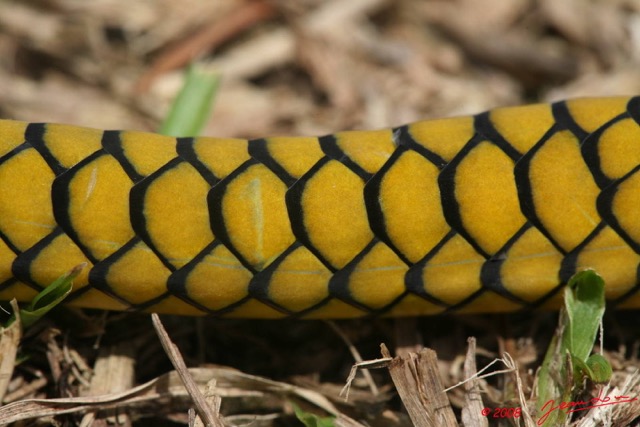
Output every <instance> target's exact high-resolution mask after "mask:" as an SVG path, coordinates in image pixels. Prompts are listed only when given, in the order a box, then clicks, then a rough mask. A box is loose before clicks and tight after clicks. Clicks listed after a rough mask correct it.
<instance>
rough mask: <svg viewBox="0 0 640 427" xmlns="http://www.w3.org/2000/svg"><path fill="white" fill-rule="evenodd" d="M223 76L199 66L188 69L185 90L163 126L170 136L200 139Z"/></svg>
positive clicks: (179, 95)
mask: <svg viewBox="0 0 640 427" xmlns="http://www.w3.org/2000/svg"><path fill="white" fill-rule="evenodd" d="M219 84H220V77H219V75H218V74H214V73H212V72H210V71H204V70H202V69H200V68H198V67H195V66H191V67H189V69H188V71H187V75H186V79H185V83H184V86H183V87H182V90H181V91H180V93H179V94H178V96H177V97H176V99H175V100H174V102H173V105H172V106H171V111H170V112H169V115H168V116H167V118H166V119H165V121H164V123H163V124H162V126H161V127H160V131H159V132H160V133H162V134H164V135H170V136H197V135H199V134H200V132H201V131H202V129H203V127H204V125H205V124H206V122H207V120H208V119H209V116H210V113H211V108H212V107H213V101H214V98H215V95H216V92H217V89H218V86H219Z"/></svg>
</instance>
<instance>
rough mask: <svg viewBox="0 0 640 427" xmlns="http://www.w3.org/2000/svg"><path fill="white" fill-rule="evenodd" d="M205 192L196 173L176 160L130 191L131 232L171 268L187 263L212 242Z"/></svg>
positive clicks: (203, 183)
mask: <svg viewBox="0 0 640 427" xmlns="http://www.w3.org/2000/svg"><path fill="white" fill-rule="evenodd" d="M209 190H210V185H209V184H208V183H207V181H205V179H204V178H203V177H202V176H201V175H200V173H198V171H197V170H196V169H195V168H194V167H193V166H191V165H190V164H189V163H187V162H185V161H183V160H181V159H179V158H176V159H173V160H171V161H170V162H168V163H167V164H166V165H164V166H162V167H161V168H160V169H158V170H157V171H156V172H154V173H153V174H151V175H149V176H147V177H146V178H145V179H144V180H142V181H140V182H139V183H138V184H136V185H135V186H134V187H133V188H132V190H131V208H130V214H131V223H132V225H133V229H134V230H135V231H136V234H137V235H138V236H140V237H141V238H142V239H143V240H144V241H145V242H146V243H147V245H148V246H149V247H151V248H153V249H154V250H155V251H156V252H157V253H158V254H159V255H160V256H161V257H162V259H163V260H164V261H165V262H166V263H167V264H168V265H169V266H171V267H172V268H173V269H176V268H180V267H182V266H184V265H185V264H187V263H188V262H189V261H191V260H192V259H193V258H194V257H195V256H196V255H198V253H200V252H201V251H202V250H203V249H204V248H205V247H206V246H207V245H208V244H210V243H211V242H212V241H213V238H214V236H213V233H212V232H211V227H210V221H209V208H208V205H207V193H208V192H209ZM123 204H126V203H123Z"/></svg>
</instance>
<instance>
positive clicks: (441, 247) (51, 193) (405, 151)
mask: <svg viewBox="0 0 640 427" xmlns="http://www.w3.org/2000/svg"><path fill="white" fill-rule="evenodd" d="M78 265H84V268H83V269H82V270H81V272H80V274H79V275H78V276H77V277H76V278H75V280H74V284H73V290H72V292H71V293H70V295H69V296H68V298H67V302H68V303H69V304H71V305H74V306H78V307H85V308H95V309H106V310H124V311H142V312H158V313H170V314H178V315H209V316H219V317H230V318H262V319H271V318H287V317H292V318H303V319H307V318H356V317H363V316H372V315H380V316H422V315H434V314H440V313H449V312H453V313H485V312H512V311H522V310H530V309H552V308H554V307H557V306H558V305H559V304H560V303H561V301H562V292H560V291H561V289H562V288H563V287H564V285H566V283H567V282H568V280H569V279H570V278H571V277H572V275H574V274H575V273H576V272H579V271H582V270H585V269H594V270H596V271H597V272H598V273H599V274H600V275H601V276H602V277H603V278H604V280H605V282H606V288H605V290H606V298H607V301H608V303H609V304H611V305H614V306H615V307H620V308H634V307H640V293H639V292H638V290H639V289H640V97H609V98H580V99H571V100H566V101H560V102H554V103H542V104H532V105H524V106H514V107H502V108H496V109H493V110H490V111H487V112H484V113H480V114H476V115H469V116H461V117H450V118H444V119H435V120H424V121H419V122H415V123H412V124H408V125H404V126H398V127H395V128H389V129H381V130H373V131H367V130H365V131H344V132H338V133H334V134H330V135H325V136H321V137H288V136H286V137H285V136H277V137H268V138H259V139H251V140H246V139H234V138H212V137H177V138H176V137H169V136H163V135H158V134H153V133H146V132H138V131H102V130H95V129H89V128H84V127H77V126H71V125H63V124H53V123H27V122H21V121H13V120H1V121H0V300H10V299H13V298H16V299H17V300H19V301H29V300H30V299H31V298H33V297H34V296H35V295H36V294H37V293H38V292H40V291H42V290H43V289H45V288H46V287H47V286H48V285H49V284H51V283H52V282H54V281H55V280H56V279H57V278H58V277H60V276H61V275H63V274H65V273H66V272H68V271H70V270H71V269H73V268H74V267H76V266H78Z"/></svg>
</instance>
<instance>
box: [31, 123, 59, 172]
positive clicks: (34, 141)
mask: <svg viewBox="0 0 640 427" xmlns="http://www.w3.org/2000/svg"><path fill="white" fill-rule="evenodd" d="M46 133H47V124H46V123H29V124H28V125H27V127H26V129H25V131H24V138H25V141H26V142H27V143H29V144H31V146H32V147H33V148H35V150H36V151H37V152H38V153H39V154H40V156H41V157H42V158H43V159H44V161H45V162H47V164H48V165H49V167H50V168H51V170H52V171H53V173H54V174H55V175H56V176H58V175H60V174H61V173H62V172H64V171H65V170H67V168H65V167H64V166H62V165H61V164H60V162H59V161H58V159H56V158H55V156H54V155H53V153H52V152H51V151H50V150H49V147H47V144H46V142H45V140H44V136H45V134H46Z"/></svg>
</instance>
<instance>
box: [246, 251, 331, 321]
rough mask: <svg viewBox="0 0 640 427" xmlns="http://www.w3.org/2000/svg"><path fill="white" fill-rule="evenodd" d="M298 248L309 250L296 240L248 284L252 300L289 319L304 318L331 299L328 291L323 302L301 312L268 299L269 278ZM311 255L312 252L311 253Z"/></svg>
mask: <svg viewBox="0 0 640 427" xmlns="http://www.w3.org/2000/svg"><path fill="white" fill-rule="evenodd" d="M298 248H305V249H307V250H309V248H307V247H306V246H305V245H304V244H302V242H300V241H298V240H296V241H295V242H293V243H292V244H291V245H290V246H289V247H288V248H287V249H285V250H284V251H283V252H282V253H281V254H280V255H279V256H278V257H277V258H276V259H275V260H274V261H273V262H271V264H269V265H268V266H267V267H266V268H265V269H264V270H262V271H260V272H259V273H258V274H256V275H255V276H253V278H252V279H251V281H250V282H249V295H250V296H251V297H252V298H255V299H256V300H258V301H260V302H261V303H263V304H265V305H267V306H269V307H271V308H273V309H275V310H277V311H280V312H282V313H284V314H286V315H288V316H289V318H299V317H302V316H304V315H305V314H307V313H310V312H313V311H315V310H316V309H318V308H320V307H322V306H323V305H325V304H327V303H328V302H329V301H330V300H331V299H332V298H333V296H332V295H331V291H330V290H329V296H327V297H326V298H324V299H323V300H321V301H320V302H318V303H316V304H314V305H312V306H310V307H307V308H305V309H303V310H301V311H292V310H289V309H288V308H286V307H284V306H282V305H280V304H278V303H276V302H275V301H273V300H272V299H270V298H269V287H270V286H271V278H272V277H273V274H274V273H275V272H276V271H277V270H278V268H279V266H280V264H282V262H284V260H285V259H286V258H287V257H288V256H289V255H290V254H291V253H292V252H293V251H295V250H296V249H298ZM312 254H313V252H312ZM314 256H315V255H314ZM323 266H324V267H325V268H326V266H325V265H324V264H323ZM327 271H329V273H332V272H331V270H329V269H327ZM330 282H331V279H329V283H330ZM329 283H327V286H329Z"/></svg>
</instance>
